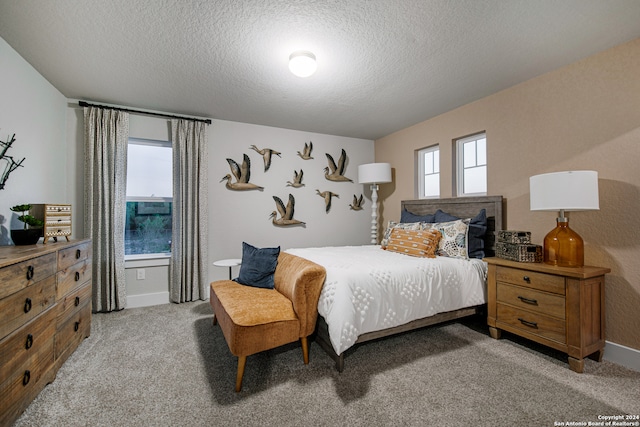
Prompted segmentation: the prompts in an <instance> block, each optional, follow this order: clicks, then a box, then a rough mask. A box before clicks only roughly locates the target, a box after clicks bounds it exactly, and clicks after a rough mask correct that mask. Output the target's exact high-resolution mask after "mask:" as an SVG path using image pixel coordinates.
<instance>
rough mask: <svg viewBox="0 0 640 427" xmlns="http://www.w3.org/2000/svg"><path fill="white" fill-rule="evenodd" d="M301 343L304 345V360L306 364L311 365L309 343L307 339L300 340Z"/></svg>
mask: <svg viewBox="0 0 640 427" xmlns="http://www.w3.org/2000/svg"><path fill="white" fill-rule="evenodd" d="M300 343H301V344H302V358H303V359H304V364H305V365H308V364H309V342H308V341H307V337H302V338H300Z"/></svg>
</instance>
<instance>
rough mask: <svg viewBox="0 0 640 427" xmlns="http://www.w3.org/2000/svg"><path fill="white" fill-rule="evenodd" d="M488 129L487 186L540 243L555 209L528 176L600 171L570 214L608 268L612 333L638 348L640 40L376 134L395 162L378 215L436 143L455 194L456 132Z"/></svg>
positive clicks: (405, 190) (510, 220) (392, 205)
mask: <svg viewBox="0 0 640 427" xmlns="http://www.w3.org/2000/svg"><path fill="white" fill-rule="evenodd" d="M479 131H486V133H487V151H488V153H487V154H488V158H487V163H488V195H502V196H503V197H504V198H505V199H506V211H505V217H506V220H505V221H506V224H505V226H506V227H507V229H516V230H528V231H531V232H532V239H533V240H534V243H537V244H542V240H543V239H544V236H545V234H546V233H547V232H548V231H550V230H551V229H552V228H553V227H554V226H555V217H556V214H555V213H553V212H531V211H530V210H529V177H530V176H532V175H537V174H540V173H546V172H556V171H564V170H596V171H598V174H599V188H600V210H599V211H592V212H572V213H569V215H568V216H569V218H570V225H571V227H572V228H573V229H574V230H576V231H577V232H578V233H579V234H580V235H581V236H582V238H583V239H584V241H585V264H588V265H596V266H607V267H610V268H611V270H612V272H611V274H609V275H607V278H606V280H607V284H606V311H607V315H606V322H607V324H606V338H607V340H608V341H612V342H615V343H618V344H622V345H625V346H628V347H631V348H635V349H640V311H638V307H640V225H639V224H638V222H639V220H640V167H639V164H640V39H635V40H633V41H631V42H629V43H626V44H623V45H621V46H618V47H615V48H613V49H610V50H607V51H604V52H601V53H599V54H597V55H594V56H592V57H589V58H586V59H584V60H582V61H579V62H577V63H574V64H572V65H569V66H566V67H564V68H561V69H559V70H556V71H553V72H550V73H547V74H545V75H542V76H539V77H536V78H534V79H531V80H529V81H527V82H524V83H522V84H519V85H517V86H514V87H511V88H509V89H506V90H504V91H501V92H498V93H495V94H493V95H490V96H488V97H486V98H483V99H481V100H479V101H476V102H473V103H471V104H467V105H464V106H462V107H460V108H457V109H455V110H452V111H449V112H447V113H445V114H442V115H440V116H438V117H435V118H433V119H430V120H426V121H424V122H421V123H418V124H416V125H414V126H411V127H409V128H406V129H403V130H401V131H398V132H396V133H393V134H391V135H389V136H386V137H384V138H381V139H379V140H377V141H376V142H375V154H376V162H389V163H391V165H392V167H393V168H394V182H393V184H385V185H381V186H380V200H381V204H382V209H381V218H382V219H381V224H386V222H387V221H389V220H398V219H399V216H400V201H401V200H405V199H413V198H415V183H414V180H415V178H414V176H415V160H414V156H415V150H417V149H420V148H424V147H427V146H430V145H434V144H440V161H441V165H440V173H441V175H440V181H441V184H440V185H441V188H440V191H441V197H452V195H453V191H452V180H451V178H450V177H451V175H452V168H453V166H452V164H453V161H452V160H450V159H452V155H453V154H452V148H453V143H452V141H453V140H454V139H455V138H458V137H461V136H465V135H469V134H472V133H475V132H479Z"/></svg>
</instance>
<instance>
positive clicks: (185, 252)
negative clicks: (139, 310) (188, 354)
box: [169, 120, 208, 303]
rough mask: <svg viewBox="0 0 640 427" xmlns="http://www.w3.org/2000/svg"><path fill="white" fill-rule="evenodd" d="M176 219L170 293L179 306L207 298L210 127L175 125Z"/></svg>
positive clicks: (178, 122)
mask: <svg viewBox="0 0 640 427" xmlns="http://www.w3.org/2000/svg"><path fill="white" fill-rule="evenodd" d="M171 143H172V147H173V215H172V222H173V225H172V237H171V262H170V264H169V271H170V273H169V274H170V280H169V292H170V294H171V301H173V302H176V303H181V302H186V301H195V300H198V299H205V298H206V294H207V293H206V287H207V285H208V277H207V275H208V273H207V272H208V269H207V262H208V258H207V239H208V235H207V207H208V183H207V125H206V124H205V123H202V122H195V121H193V120H172V121H171Z"/></svg>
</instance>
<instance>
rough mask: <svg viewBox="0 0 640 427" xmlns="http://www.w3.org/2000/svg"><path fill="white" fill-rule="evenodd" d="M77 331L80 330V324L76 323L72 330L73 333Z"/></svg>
mask: <svg viewBox="0 0 640 427" xmlns="http://www.w3.org/2000/svg"><path fill="white" fill-rule="evenodd" d="M78 329H80V322H76V323H74V325H73V330H74V332H78Z"/></svg>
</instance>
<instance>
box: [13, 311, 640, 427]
mask: <svg viewBox="0 0 640 427" xmlns="http://www.w3.org/2000/svg"><path fill="white" fill-rule="evenodd" d="M211 317H212V312H211V308H210V306H209V304H208V302H203V301H200V302H194V303H186V304H180V305H178V304H167V305H161V306H155V307H147V308H137V309H130V310H124V311H121V312H117V313H110V314H95V315H94V316H93V320H92V322H93V324H92V334H91V337H89V338H88V339H86V340H85V341H84V342H83V343H82V344H81V345H80V347H79V348H78V350H77V351H76V352H75V353H74V354H73V355H72V356H71V358H70V359H69V360H68V361H67V363H66V364H65V365H64V366H63V367H62V368H61V370H60V371H59V372H58V376H57V378H56V380H55V381H54V382H53V383H52V384H49V385H48V386H47V387H46V388H45V389H44V390H43V391H42V393H40V395H39V396H38V398H36V400H35V401H34V402H33V403H32V404H31V406H30V407H29V408H28V409H27V411H26V412H25V413H24V414H23V415H22V416H21V417H20V418H19V419H18V420H17V422H16V423H15V426H17V427H23V426H38V427H42V426H65V427H66V426H232V425H233V426H253V425H255V426H271V425H273V426H298V425H310V426H315V425H318V426H342V425H348V426H394V425H410V426H414V425H415V426H554V425H559V424H554V423H555V422H557V423H560V422H564V423H566V422H571V421H573V422H584V423H585V425H586V423H588V422H589V421H591V422H596V421H598V416H599V415H607V416H610V415H621V414H640V373H639V372H635V371H631V370H628V369H625V368H623V367H620V366H618V365H615V364H612V363H610V362H606V361H604V362H602V363H597V362H594V361H592V360H587V362H586V365H585V373H583V374H576V373H574V372H572V371H570V370H569V368H568V365H567V363H566V359H565V357H564V356H563V355H562V354H559V353H556V352H554V351H551V350H546V349H544V348H540V347H537V346H535V345H533V344H531V343H529V342H526V341H523V340H520V339H519V338H517V337H514V336H512V335H508V334H507V338H505V339H501V340H499V341H496V340H493V339H491V338H490V337H489V336H488V334H487V332H486V327H485V326H484V325H483V324H482V323H481V322H479V321H477V320H476V321H473V320H470V321H465V322H463V323H448V324H445V325H438V326H434V327H429V328H425V329H422V330H419V331H414V332H410V333H406V334H403V335H400V336H396V337H391V338H386V339H383V340H378V341H374V342H370V343H366V344H364V345H360V346H357V347H356V348H354V349H352V350H351V351H350V352H349V353H348V356H347V357H346V359H345V371H344V372H343V373H341V374H340V373H338V372H337V371H336V370H335V369H334V365H333V361H332V360H331V359H330V358H329V357H328V356H327V355H326V354H325V353H324V352H323V351H322V349H320V347H319V346H318V345H317V344H315V343H313V344H311V347H310V363H309V365H304V364H303V362H302V351H301V350H300V347H299V345H290V346H285V347H282V348H280V349H276V350H273V351H268V352H264V353H261V354H258V355H254V356H249V357H248V358H247V367H246V371H245V377H244V383H243V390H242V391H241V392H240V393H235V392H234V391H233V389H234V384H235V373H236V358H235V357H233V356H232V355H231V354H230V353H229V350H228V348H227V346H226V343H225V341H224V337H223V336H222V332H221V331H220V328H219V327H217V326H213V325H212V322H211Z"/></svg>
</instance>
